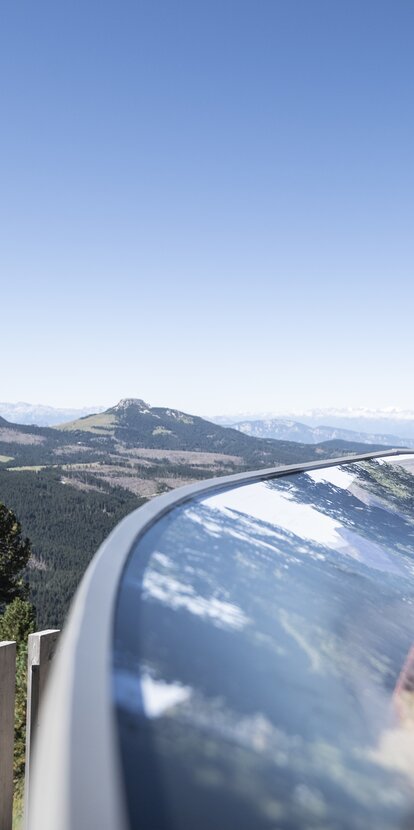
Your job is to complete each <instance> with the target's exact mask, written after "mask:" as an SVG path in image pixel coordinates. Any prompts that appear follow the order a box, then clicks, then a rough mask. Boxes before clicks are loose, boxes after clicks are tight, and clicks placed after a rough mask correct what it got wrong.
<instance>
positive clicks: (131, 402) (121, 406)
mask: <svg viewBox="0 0 414 830" xmlns="http://www.w3.org/2000/svg"><path fill="white" fill-rule="evenodd" d="M131 406H133V407H134V408H135V409H139V410H140V411H141V412H149V410H150V409H151V407H150V405H149V404H148V403H145V401H143V400H142V399H141V398H122V399H121V400H120V401H119V403H117V404H116V406H114V407H113V408H112V409H111V412H124V411H125V410H126V409H129V408H130V407H131Z"/></svg>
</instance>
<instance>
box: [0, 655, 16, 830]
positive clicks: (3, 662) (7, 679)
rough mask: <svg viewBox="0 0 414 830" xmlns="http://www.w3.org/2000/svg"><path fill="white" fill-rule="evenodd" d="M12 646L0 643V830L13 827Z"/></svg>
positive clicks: (13, 660) (14, 673)
mask: <svg viewBox="0 0 414 830" xmlns="http://www.w3.org/2000/svg"><path fill="white" fill-rule="evenodd" d="M15 687H16V643H15V642H13V641H10V642H9V641H6V642H2V643H0V830H11V828H12V823H13V750H14V697H15Z"/></svg>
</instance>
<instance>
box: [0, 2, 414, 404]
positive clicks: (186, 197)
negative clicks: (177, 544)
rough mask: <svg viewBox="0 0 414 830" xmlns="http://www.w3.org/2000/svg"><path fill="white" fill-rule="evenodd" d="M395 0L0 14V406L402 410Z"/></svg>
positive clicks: (411, 146)
mask: <svg viewBox="0 0 414 830" xmlns="http://www.w3.org/2000/svg"><path fill="white" fill-rule="evenodd" d="M413 40H414V3H413V2H412V0H390V1H389V2H388V1H387V2H384V1H383V0H283V2H281V0H251V2H245V0H204V1H202V0H184V2H179V0H169V1H168V2H167V1H166V0H146V2H138V0H134V2H132V1H131V2H126V0H118V2H107V1H106V0H95V1H94V0H87V2H81V0H76V1H75V0H71V2H69V1H67V2H56V0H47V2H45V1H44V0H38V2H33V0H17V1H16V0H3V2H2V4H1V8H0V72H1V86H0V107H1V110H0V112H1V129H0V165H1V169H0V183H1V184H0V281H1V294H0V297H1V312H2V313H1V326H0V346H1V353H2V371H1V384H0V400H3V401H6V400H8V401H17V400H27V401H31V402H42V403H49V404H54V405H73V406H77V405H79V406H80V405H82V404H89V403H96V404H103V405H111V404H113V403H115V402H116V401H117V400H118V399H119V398H121V397H143V398H145V399H146V400H148V401H149V402H150V403H152V404H154V405H172V406H176V407H178V408H180V409H184V410H187V411H193V412H199V413H206V414H213V413H220V412H224V413H227V412H237V411H242V410H251V411H254V410H257V411H259V410H274V411H275V412H277V411H280V410H284V411H285V410H289V409H305V408H308V407H317V406H320V407H324V406H368V407H385V406H397V407H403V408H411V409H413V408H414V391H413V383H412V370H413V352H414V349H413V346H414V325H413V301H414V282H413V273H414V272H413V264H414V256H413V254H414V241H413V240H414V234H413V228H414V167H413V155H414V111H413V107H414V49H413Z"/></svg>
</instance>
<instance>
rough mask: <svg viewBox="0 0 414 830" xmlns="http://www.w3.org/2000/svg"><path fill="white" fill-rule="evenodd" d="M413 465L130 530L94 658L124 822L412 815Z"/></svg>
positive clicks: (320, 475)
mask: <svg viewBox="0 0 414 830" xmlns="http://www.w3.org/2000/svg"><path fill="white" fill-rule="evenodd" d="M413 471H414V458H413V456H407V457H405V456H404V457H395V458H394V459H392V460H390V459H380V460H370V461H364V462H358V463H352V464H347V465H344V466H337V467H330V468H329V467H328V468H324V469H320V470H315V471H309V472H306V473H296V474H290V475H286V476H283V477H279V478H274V479H271V480H267V481H262V482H259V483H254V484H247V485H243V486H238V487H235V488H232V489H228V490H224V491H217V492H215V493H213V494H209V495H206V496H204V497H200V498H198V499H195V500H193V501H191V502H188V503H185V504H183V505H182V506H179V507H177V508H175V509H174V510H172V511H171V512H170V513H169V514H167V515H166V516H165V517H164V518H162V519H161V520H160V521H158V522H157V523H156V524H155V525H154V526H153V527H152V528H151V529H150V530H149V531H148V532H147V533H145V534H144V536H143V537H142V538H141V539H140V540H139V542H138V543H137V544H136V546H135V549H134V551H133V553H132V555H131V556H130V558H129V561H128V564H127V567H126V570H125V572H124V575H123V579H122V582H121V585H120V591H119V596H118V603H117V611H116V620H115V645H114V673H113V678H114V680H113V682H114V700H115V707H116V718H117V724H118V731H119V740H120V748H121V756H122V763H123V769H124V776H125V787H126V794H127V803H128V811H129V815H130V820H131V826H132V827H134V828H135V827H139V826H143V827H149V828H157V830H161V829H162V828H177V830H184V829H185V830H194V828H197V830H200V829H201V830H202V829H203V828H214V830H229V828H231V827H237V828H238V830H241V828H254V829H255V830H261V828H269V830H270V828H272V829H273V830H282V829H283V830H285V828H286V830H287V828H306V830H310V829H311V828H312V829H313V828H315V830H316V828H318V830H328V828H335V830H336V828H349V830H351V828H352V830H359V829H360V830H366V828H367V827H375V828H376V829H377V830H385V828H397V827H398V828H408V827H410V826H412V825H413V822H414V789H413V787H414V651H413V650H412V644H413V641H414V476H413Z"/></svg>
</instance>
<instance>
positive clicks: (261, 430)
mask: <svg viewBox="0 0 414 830" xmlns="http://www.w3.org/2000/svg"><path fill="white" fill-rule="evenodd" d="M232 426H233V429H237V430H239V431H240V432H243V433H244V434H245V435H252V436H255V437H256V438H273V439H275V440H283V441H300V442H302V443H304V444H319V443H320V442H322V441H337V440H339V441H351V442H357V443H361V444H379V445H382V446H389V447H390V446H391V447H409V448H414V438H401V437H400V436H398V435H392V434H378V433H370V432H361V431H357V430H353V429H343V428H341V427H333V426H323V425H322V426H316V427H315V426H309V425H308V424H303V423H300V422H298V421H292V420H289V419H282V418H271V419H266V420H257V421H242V422H241V423H236V424H233V425H232Z"/></svg>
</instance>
